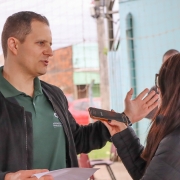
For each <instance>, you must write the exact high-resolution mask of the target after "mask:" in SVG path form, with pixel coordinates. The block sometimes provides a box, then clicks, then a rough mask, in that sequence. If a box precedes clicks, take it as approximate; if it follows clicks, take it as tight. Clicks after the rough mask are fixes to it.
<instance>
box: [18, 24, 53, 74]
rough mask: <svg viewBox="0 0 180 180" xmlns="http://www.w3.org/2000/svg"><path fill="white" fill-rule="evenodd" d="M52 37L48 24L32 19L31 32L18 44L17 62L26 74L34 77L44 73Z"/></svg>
mask: <svg viewBox="0 0 180 180" xmlns="http://www.w3.org/2000/svg"><path fill="white" fill-rule="evenodd" d="M51 44H52V37H51V30H50V28H49V26H48V25H46V24H44V23H42V22H39V21H32V23H31V33H30V34H28V35H27V36H26V38H25V41H24V42H23V43H19V44H18V53H17V63H18V66H19V67H20V70H22V71H23V72H24V73H26V74H27V75H30V76H33V77H36V76H40V75H43V74H45V73H46V71H47V66H48V63H49V57H50V56H52V49H51Z"/></svg>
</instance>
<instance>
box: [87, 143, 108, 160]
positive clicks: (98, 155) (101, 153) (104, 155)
mask: <svg viewBox="0 0 180 180" xmlns="http://www.w3.org/2000/svg"><path fill="white" fill-rule="evenodd" d="M110 148H111V143H110V142H107V143H106V145H105V146H104V147H103V148H102V149H98V150H93V151H91V152H90V153H89V154H88V155H89V158H90V159H109V157H110Z"/></svg>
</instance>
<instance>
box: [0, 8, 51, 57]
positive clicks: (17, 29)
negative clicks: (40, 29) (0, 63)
mask: <svg viewBox="0 0 180 180" xmlns="http://www.w3.org/2000/svg"><path fill="white" fill-rule="evenodd" d="M34 20H35V21H36V20H37V21H40V22H42V23H45V24H47V25H48V26H49V22H48V20H47V18H46V17H45V16H42V15H40V14H37V13H35V12H31V11H21V12H17V13H15V14H13V15H11V16H9V17H8V18H7V20H6V22H5V24H4V27H3V31H2V35H1V44H2V49H3V54H4V57H6V56H7V40H8V38H9V37H15V38H17V39H18V40H19V41H20V42H21V43H23V42H24V40H25V38H26V36H27V35H28V34H29V33H30V32H31V23H32V21H34Z"/></svg>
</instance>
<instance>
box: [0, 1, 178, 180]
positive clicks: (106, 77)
mask: <svg viewBox="0 0 180 180" xmlns="http://www.w3.org/2000/svg"><path fill="white" fill-rule="evenodd" d="M179 7H180V1H179V0H158V1H157V0H151V1H149V0H96V1H95V0H73V1H65V0H26V1H23V0H16V1H15V0H8V1H4V0H0V31H2V27H3V24H4V22H5V20H6V18H7V17H8V16H9V15H11V14H13V13H15V12H17V11H25V10H28V11H35V12H37V13H40V14H42V15H44V16H46V17H47V18H48V20H49V22H50V27H51V30H52V37H53V46H52V48H53V51H54V56H53V57H52V59H51V61H50V65H49V67H48V73H47V74H46V75H44V76H42V77H41V79H42V80H44V81H46V82H49V83H51V84H54V85H56V86H58V87H60V88H61V89H62V90H63V91H64V93H65V95H66V97H67V99H68V102H69V110H70V111H71V112H72V114H73V116H74V117H75V119H76V121H77V122H78V123H79V124H82V125H86V124H88V123H89V122H93V120H92V119H90V118H89V115H88V111H87V109H88V107H89V106H95V107H99V108H100V107H101V108H103V109H107V110H109V109H114V110H115V111H118V112H122V111H123V109H124V98H125V95H126V93H127V91H129V90H130V88H131V87H132V88H134V94H133V97H136V95H137V94H139V93H140V92H141V91H142V90H143V89H144V88H151V87H152V86H153V85H154V79H155V74H156V73H158V70H159V68H160V66H161V64H162V56H163V54H164V53H165V52H166V51H167V50H169V49H176V50H178V51H179V50H180V43H179V40H180V35H179V33H180V21H179V20H178V19H179V17H180V11H179ZM3 62H4V59H3V55H2V49H1V47H0V65H3ZM149 124H150V120H148V119H143V120H142V121H141V122H138V123H136V124H134V125H133V128H134V129H135V131H136V133H137V135H138V136H139V137H140V140H141V143H142V144H145V137H146V134H147V131H148V128H149ZM110 147H111V144H110V143H109V144H107V145H106V147H105V148H103V150H99V151H93V152H91V153H90V154H89V156H90V159H95V158H103V159H107V158H109V155H110ZM119 161H120V160H119ZM118 169H119V170H118V171H120V167H118ZM124 171H125V169H123V172H124ZM121 174H122V172H121ZM116 175H117V174H116ZM99 179H103V175H100V177H99ZM104 179H108V178H104ZM117 179H130V177H129V176H128V175H127V176H126V177H125V176H124V177H123V178H122V177H121V178H120V177H119V178H117Z"/></svg>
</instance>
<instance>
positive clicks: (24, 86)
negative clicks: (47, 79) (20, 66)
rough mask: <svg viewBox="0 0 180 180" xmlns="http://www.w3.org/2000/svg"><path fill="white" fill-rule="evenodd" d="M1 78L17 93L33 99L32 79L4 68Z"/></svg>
mask: <svg viewBox="0 0 180 180" xmlns="http://www.w3.org/2000/svg"><path fill="white" fill-rule="evenodd" d="M2 75H3V77H4V78H5V79H6V80H7V81H8V82H9V83H10V84H11V85H12V86H14V87H15V88H16V89H17V90H18V91H21V92H24V93H25V94H27V95H29V96H31V97H33V94H34V77H30V76H27V75H25V74H22V73H21V72H17V70H16V72H15V70H14V69H13V68H11V69H8V68H7V67H5V66H4V68H3V72H2Z"/></svg>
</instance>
